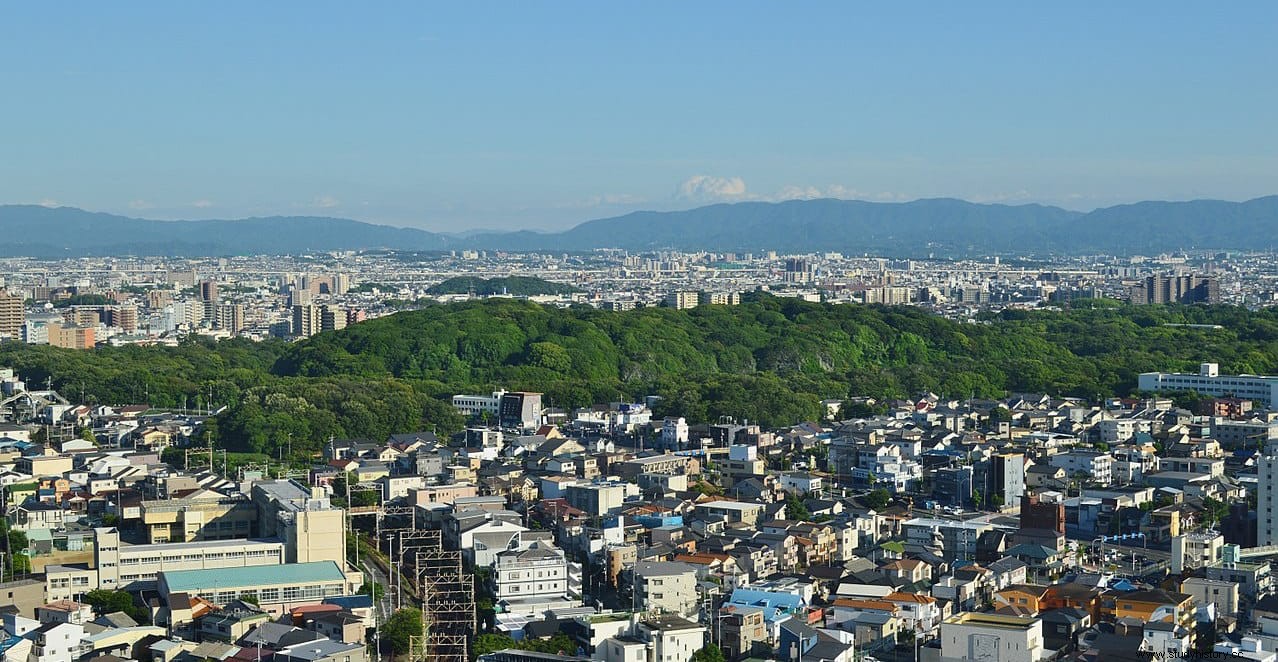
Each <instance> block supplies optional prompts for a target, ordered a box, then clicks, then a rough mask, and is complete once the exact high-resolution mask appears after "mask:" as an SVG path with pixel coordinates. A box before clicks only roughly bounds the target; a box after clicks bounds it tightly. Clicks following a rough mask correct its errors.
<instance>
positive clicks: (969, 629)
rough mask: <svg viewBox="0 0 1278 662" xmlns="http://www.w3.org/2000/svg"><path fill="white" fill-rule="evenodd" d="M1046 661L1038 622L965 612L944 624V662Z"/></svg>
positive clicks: (942, 652) (1041, 624) (1021, 617)
mask: <svg viewBox="0 0 1278 662" xmlns="http://www.w3.org/2000/svg"><path fill="white" fill-rule="evenodd" d="M1044 657H1045V650H1044V647H1043V622H1042V621H1041V620H1039V619H1038V618H1028V617H1023V616H1003V615H1000V614H983V613H977V612H962V613H959V614H955V615H953V616H951V617H949V618H947V619H945V620H944V621H942V622H941V660H942V662H959V661H960V660H985V661H989V662H993V661H997V662H1038V660H1041V659H1043V658H1044Z"/></svg>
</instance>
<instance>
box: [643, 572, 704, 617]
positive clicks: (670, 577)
mask: <svg viewBox="0 0 1278 662" xmlns="http://www.w3.org/2000/svg"><path fill="white" fill-rule="evenodd" d="M633 576H634V586H633V590H634V591H635V599H636V600H637V601H638V604H639V605H640V608H641V609H642V610H643V611H649V612H657V613H662V614H677V615H680V616H687V617H690V616H693V615H695V614H696V613H697V609H698V605H697V569H696V568H695V567H693V566H691V565H689V564H687V563H679V562H677V561H639V562H638V563H636V564H635V567H634V570H633Z"/></svg>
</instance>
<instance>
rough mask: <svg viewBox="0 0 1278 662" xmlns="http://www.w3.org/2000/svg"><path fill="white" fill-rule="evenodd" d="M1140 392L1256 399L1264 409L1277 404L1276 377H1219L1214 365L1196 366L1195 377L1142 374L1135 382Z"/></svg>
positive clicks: (1170, 373)
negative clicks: (1182, 392)
mask: <svg viewBox="0 0 1278 662" xmlns="http://www.w3.org/2000/svg"><path fill="white" fill-rule="evenodd" d="M1137 387H1138V388H1140V390H1142V391H1150V392H1164V393H1166V392H1173V391H1194V392H1196V393H1200V394H1202V395H1212V396H1216V397H1223V396H1229V397H1235V398H1242V399H1245V400H1255V401H1257V402H1260V403H1261V404H1262V405H1263V406H1265V407H1267V408H1268V407H1273V406H1274V404H1275V403H1278V397H1275V396H1278V377H1267V376H1262V375H1222V374H1220V366H1219V365H1218V364H1216V363H1204V364H1202V365H1201V366H1199V369H1198V374H1190V373H1173V372H1145V373H1141V375H1140V377H1139V378H1138V379H1137Z"/></svg>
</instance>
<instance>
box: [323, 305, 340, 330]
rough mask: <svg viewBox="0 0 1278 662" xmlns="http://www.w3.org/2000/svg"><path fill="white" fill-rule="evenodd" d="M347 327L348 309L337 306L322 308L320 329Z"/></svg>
mask: <svg viewBox="0 0 1278 662" xmlns="http://www.w3.org/2000/svg"><path fill="white" fill-rule="evenodd" d="M345 328H346V311H345V310H342V309H341V308H338V307H337V306H324V307H323V308H322V309H321V310H320V330H321V331H337V330H338V329H345Z"/></svg>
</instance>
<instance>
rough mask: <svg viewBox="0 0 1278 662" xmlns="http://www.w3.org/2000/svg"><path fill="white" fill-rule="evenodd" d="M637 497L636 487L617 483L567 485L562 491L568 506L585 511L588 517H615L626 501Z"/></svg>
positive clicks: (630, 484) (638, 492)
mask: <svg viewBox="0 0 1278 662" xmlns="http://www.w3.org/2000/svg"><path fill="white" fill-rule="evenodd" d="M639 495H640V490H639V486H638V485H636V484H634V483H623V482H619V481H608V482H597V483H586V484H584V485H569V486H568V488H567V489H566V490H565V491H564V496H565V498H567V500H568V504H569V505H571V506H572V507H573V508H579V509H581V510H583V511H585V512H586V514H587V515H589V516H590V517H604V516H606V515H615V514H617V513H618V512H620V511H621V509H622V508H623V507H624V506H625V502H626V500H627V499H629V498H638V497H639Z"/></svg>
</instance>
